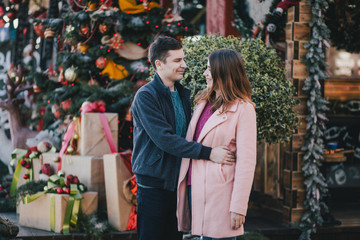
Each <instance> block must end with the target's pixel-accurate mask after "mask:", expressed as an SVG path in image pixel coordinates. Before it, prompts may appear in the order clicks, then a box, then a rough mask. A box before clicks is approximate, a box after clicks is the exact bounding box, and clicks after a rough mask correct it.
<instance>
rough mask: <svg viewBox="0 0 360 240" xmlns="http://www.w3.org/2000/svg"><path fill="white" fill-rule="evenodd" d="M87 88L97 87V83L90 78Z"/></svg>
mask: <svg viewBox="0 0 360 240" xmlns="http://www.w3.org/2000/svg"><path fill="white" fill-rule="evenodd" d="M88 84H89V86H98V85H99V83H98V82H97V81H96V80H95V79H93V78H92V77H91V78H90V81H89V82H88Z"/></svg>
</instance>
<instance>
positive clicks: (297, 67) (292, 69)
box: [285, 60, 309, 79]
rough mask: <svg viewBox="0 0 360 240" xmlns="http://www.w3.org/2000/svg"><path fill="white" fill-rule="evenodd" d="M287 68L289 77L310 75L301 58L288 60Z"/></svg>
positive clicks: (301, 77) (303, 77)
mask: <svg viewBox="0 0 360 240" xmlns="http://www.w3.org/2000/svg"><path fill="white" fill-rule="evenodd" d="M285 70H286V78H287V79H295V78H296V79H305V78H307V77H308V76H309V72H308V70H307V69H306V65H305V64H304V63H302V62H301V60H286V61H285Z"/></svg>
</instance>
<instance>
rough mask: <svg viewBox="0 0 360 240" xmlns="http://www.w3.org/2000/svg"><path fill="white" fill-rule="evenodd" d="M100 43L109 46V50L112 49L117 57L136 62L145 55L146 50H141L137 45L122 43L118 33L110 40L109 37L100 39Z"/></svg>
mask: <svg viewBox="0 0 360 240" xmlns="http://www.w3.org/2000/svg"><path fill="white" fill-rule="evenodd" d="M101 43H102V44H104V45H107V46H109V47H110V49H113V50H114V51H115V52H116V53H117V54H118V55H119V57H123V58H126V59H129V60H137V59H140V58H144V57H146V55H147V50H145V49H143V48H142V47H140V46H139V45H138V44H135V43H132V42H124V40H123V39H122V36H121V35H120V34H119V33H115V34H114V36H113V37H112V38H110V36H104V37H102V39H101Z"/></svg>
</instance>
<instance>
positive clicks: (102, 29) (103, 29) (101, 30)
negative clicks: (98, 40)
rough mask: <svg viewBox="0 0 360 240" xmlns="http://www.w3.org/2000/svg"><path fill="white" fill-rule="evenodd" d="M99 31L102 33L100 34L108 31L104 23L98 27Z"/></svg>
mask: <svg viewBox="0 0 360 240" xmlns="http://www.w3.org/2000/svg"><path fill="white" fill-rule="evenodd" d="M99 31H100V32H101V33H102V34H105V33H107V32H108V31H109V26H108V25H107V24H105V23H102V24H100V25H99Z"/></svg>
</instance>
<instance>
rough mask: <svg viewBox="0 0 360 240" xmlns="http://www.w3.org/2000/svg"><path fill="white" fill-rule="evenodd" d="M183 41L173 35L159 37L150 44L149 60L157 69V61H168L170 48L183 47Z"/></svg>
mask: <svg viewBox="0 0 360 240" xmlns="http://www.w3.org/2000/svg"><path fill="white" fill-rule="evenodd" d="M181 48H182V46H181V43H180V42H179V41H178V40H176V39H175V38H172V37H158V38H157V39H156V40H155V41H154V42H153V43H152V44H151V46H150V49H149V61H150V63H151V65H152V66H153V68H155V69H156V66H155V61H156V60H160V61H162V62H165V61H166V57H167V53H168V51H169V50H178V49H181Z"/></svg>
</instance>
